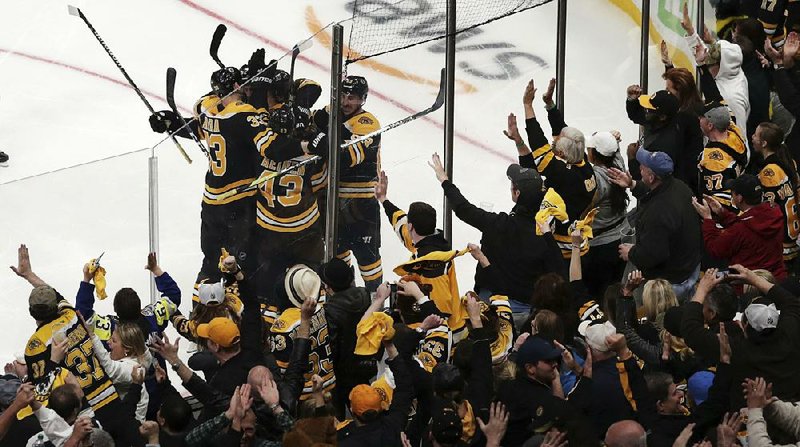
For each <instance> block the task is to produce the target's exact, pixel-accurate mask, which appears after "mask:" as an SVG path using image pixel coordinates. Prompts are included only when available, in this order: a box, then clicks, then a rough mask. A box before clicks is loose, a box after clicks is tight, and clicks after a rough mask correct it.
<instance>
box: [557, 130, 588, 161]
mask: <svg viewBox="0 0 800 447" xmlns="http://www.w3.org/2000/svg"><path fill="white" fill-rule="evenodd" d="M555 146H556V150H558V151H559V152H561V154H562V156H563V157H564V161H566V162H567V163H569V164H576V163H580V161H581V160H583V155H584V151H585V150H586V138H585V137H584V136H583V132H581V131H580V130H578V129H576V128H574V127H565V128H563V129H561V134H560V137H559V139H558V140H557V141H556V144H555Z"/></svg>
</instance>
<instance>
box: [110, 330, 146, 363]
mask: <svg viewBox="0 0 800 447" xmlns="http://www.w3.org/2000/svg"><path fill="white" fill-rule="evenodd" d="M114 333H115V334H117V338H119V344H120V345H121V346H122V349H123V350H124V351H125V355H126V356H128V357H135V358H136V359H137V360H140V363H141V359H142V358H143V357H144V354H145V352H147V348H145V345H144V333H143V332H142V329H141V328H140V327H139V325H138V324H136V323H120V324H118V325H117V327H116V328H115V329H114Z"/></svg>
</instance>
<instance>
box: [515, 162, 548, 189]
mask: <svg viewBox="0 0 800 447" xmlns="http://www.w3.org/2000/svg"><path fill="white" fill-rule="evenodd" d="M506 176H508V179H509V180H511V181H512V182H513V183H514V185H515V186H516V187H517V189H520V190H522V189H525V190H528V189H530V190H531V191H541V190H542V185H543V184H544V182H543V181H542V176H541V175H539V173H538V172H537V171H536V169H532V168H523V167H522V166H520V165H518V164H516V163H514V164H512V165H510V166H509V167H508V169H506Z"/></svg>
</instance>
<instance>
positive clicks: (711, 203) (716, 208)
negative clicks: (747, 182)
mask: <svg viewBox="0 0 800 447" xmlns="http://www.w3.org/2000/svg"><path fill="white" fill-rule="evenodd" d="M703 202H704V203H705V204H706V206H707V207H708V208H709V209H710V210H711V212H712V213H714V214H720V213H722V211H723V209H724V208H722V204H721V203H719V200H717V198H716V197H714V196H710V195H708V194H703Z"/></svg>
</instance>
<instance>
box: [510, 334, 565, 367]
mask: <svg viewBox="0 0 800 447" xmlns="http://www.w3.org/2000/svg"><path fill="white" fill-rule="evenodd" d="M560 358H561V350H560V349H558V348H556V347H555V345H553V343H552V342H550V341H547V340H545V339H544V338H542V337H537V336H535V335H534V336H532V337H528V339H527V340H525V343H523V344H522V346H520V348H519V350H518V351H517V365H518V366H525V364H527V363H533V364H535V363H537V362H539V361H541V360H555V359H560Z"/></svg>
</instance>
